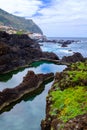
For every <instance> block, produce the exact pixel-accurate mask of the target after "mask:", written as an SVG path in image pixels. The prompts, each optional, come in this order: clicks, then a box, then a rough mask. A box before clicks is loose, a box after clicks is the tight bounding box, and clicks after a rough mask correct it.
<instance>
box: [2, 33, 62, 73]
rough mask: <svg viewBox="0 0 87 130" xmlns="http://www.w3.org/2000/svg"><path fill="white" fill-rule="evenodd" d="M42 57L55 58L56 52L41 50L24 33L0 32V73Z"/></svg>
mask: <svg viewBox="0 0 87 130" xmlns="http://www.w3.org/2000/svg"><path fill="white" fill-rule="evenodd" d="M41 58H44V59H51V60H52V59H53V60H55V59H57V60H59V58H58V57H57V55H56V54H54V53H48V52H42V50H41V49H40V45H39V44H38V43H37V42H36V41H35V40H32V39H30V38H29V37H28V36H27V35H26V34H21V35H16V34H11V35H9V34H7V33H6V32H0V74H1V73H6V72H9V71H11V70H14V69H17V68H18V67H23V66H26V65H28V64H29V63H31V62H33V61H35V60H39V59H41Z"/></svg>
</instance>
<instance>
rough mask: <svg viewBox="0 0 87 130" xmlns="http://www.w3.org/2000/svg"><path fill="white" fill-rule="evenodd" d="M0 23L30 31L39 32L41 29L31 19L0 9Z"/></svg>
mask: <svg viewBox="0 0 87 130" xmlns="http://www.w3.org/2000/svg"><path fill="white" fill-rule="evenodd" d="M0 24H1V25H4V26H10V27H13V28H16V29H18V30H20V29H22V30H25V31H29V32H32V33H41V34H42V31H41V29H40V28H39V27H38V26H37V25H36V24H35V23H34V22H33V21H32V20H31V19H25V18H23V17H17V16H14V15H12V14H9V13H8V12H6V11H4V10H2V9H0Z"/></svg>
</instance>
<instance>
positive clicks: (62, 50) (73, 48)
mask: <svg viewBox="0 0 87 130" xmlns="http://www.w3.org/2000/svg"><path fill="white" fill-rule="evenodd" d="M48 39H50V40H54V39H55V40H75V41H76V42H73V43H72V44H69V45H68V46H67V47H61V44H59V43H48V42H44V43H39V44H41V49H42V50H43V51H48V52H54V53H56V54H57V56H58V57H59V58H62V57H63V56H69V55H73V53H74V52H80V53H81V54H82V55H83V56H84V57H87V38H70V37H69V38H63V37H62V38H59V37H55V38H53V37H51V38H48ZM42 44H43V45H42Z"/></svg>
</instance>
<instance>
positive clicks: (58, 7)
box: [0, 0, 87, 36]
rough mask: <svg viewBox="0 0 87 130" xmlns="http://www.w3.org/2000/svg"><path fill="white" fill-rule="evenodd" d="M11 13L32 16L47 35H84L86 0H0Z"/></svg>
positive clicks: (0, 3)
mask: <svg viewBox="0 0 87 130" xmlns="http://www.w3.org/2000/svg"><path fill="white" fill-rule="evenodd" d="M0 7H1V8H2V9H4V10H6V11H8V12H10V13H12V14H15V15H17V16H22V17H26V18H32V19H33V20H34V21H35V22H36V23H37V24H38V25H39V26H40V27H41V28H42V30H43V32H44V33H45V34H46V35H48V36H86V34H87V1H86V0H15V1H14V0H7V1H6V0H0Z"/></svg>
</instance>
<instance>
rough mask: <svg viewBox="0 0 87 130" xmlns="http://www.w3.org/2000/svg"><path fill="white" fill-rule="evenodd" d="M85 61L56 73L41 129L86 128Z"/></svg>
mask: <svg viewBox="0 0 87 130" xmlns="http://www.w3.org/2000/svg"><path fill="white" fill-rule="evenodd" d="M86 99H87V61H84V62H76V63H73V64H71V65H69V67H68V68H66V69H65V70H64V71H63V72H61V73H56V75H55V80H54V83H53V85H52V88H51V90H50V91H49V93H48V97H47V100H46V102H47V104H46V118H45V120H42V123H41V127H42V130H72V129H75V130H86V129H87V121H86V120H87V100H86Z"/></svg>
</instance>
